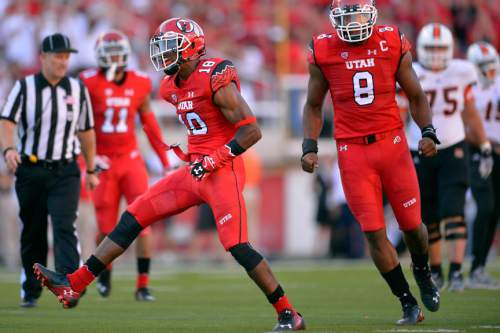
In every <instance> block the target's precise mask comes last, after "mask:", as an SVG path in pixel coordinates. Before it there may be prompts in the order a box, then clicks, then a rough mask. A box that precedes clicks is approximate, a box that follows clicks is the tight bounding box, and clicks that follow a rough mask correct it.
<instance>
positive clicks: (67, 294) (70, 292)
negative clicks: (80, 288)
mask: <svg viewBox="0 0 500 333" xmlns="http://www.w3.org/2000/svg"><path fill="white" fill-rule="evenodd" d="M75 294H76V293H75V292H74V291H73V290H71V289H70V290H66V289H65V290H64V296H73V295H75Z"/></svg>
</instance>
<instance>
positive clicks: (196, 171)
mask: <svg viewBox="0 0 500 333" xmlns="http://www.w3.org/2000/svg"><path fill="white" fill-rule="evenodd" d="M193 173H194V174H195V175H196V176H199V175H201V174H202V173H203V167H202V166H201V165H198V166H196V167H194V168H193Z"/></svg>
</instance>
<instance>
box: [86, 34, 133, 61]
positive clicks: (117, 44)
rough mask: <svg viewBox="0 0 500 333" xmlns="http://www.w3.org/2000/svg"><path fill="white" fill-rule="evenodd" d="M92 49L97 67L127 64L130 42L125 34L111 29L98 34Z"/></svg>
mask: <svg viewBox="0 0 500 333" xmlns="http://www.w3.org/2000/svg"><path fill="white" fill-rule="evenodd" d="M94 50H95V56H96V59H97V65H98V66H99V67H103V68H110V67H112V66H113V65H114V66H116V67H125V66H127V61H128V56H129V54H130V43H129V41H128V38H127V36H125V34H123V33H122V32H120V31H116V30H112V31H109V32H105V33H103V34H101V35H99V37H97V41H96V43H95V48H94Z"/></svg>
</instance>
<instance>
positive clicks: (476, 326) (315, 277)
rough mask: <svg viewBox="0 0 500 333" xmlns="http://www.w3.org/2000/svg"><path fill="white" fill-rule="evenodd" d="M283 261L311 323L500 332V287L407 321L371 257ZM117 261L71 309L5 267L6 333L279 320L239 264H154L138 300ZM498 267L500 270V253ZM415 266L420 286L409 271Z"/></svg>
mask: <svg viewBox="0 0 500 333" xmlns="http://www.w3.org/2000/svg"><path fill="white" fill-rule="evenodd" d="M273 266H274V267H275V272H276V275H277V276H278V278H279V280H280V281H281V282H282V284H283V286H284V288H285V291H286V292H287V294H288V296H289V298H290V299H291V300H292V302H293V304H295V306H296V308H297V309H298V310H299V311H300V312H302V314H303V315H304V317H305V319H306V323H307V325H308V327H307V328H308V331H309V332H322V333H325V332H339V333H340V332H352V333H353V332H441V333H446V332H450V333H451V332H482V333H493V332H500V291H476V290H475V291H472V290H466V291H465V292H464V293H462V294H450V293H448V292H446V291H444V292H443V294H442V307H441V310H440V311H439V312H437V313H430V312H428V311H425V316H426V319H425V321H424V322H423V323H422V324H420V325H418V326H412V327H398V326H396V325H394V324H393V323H394V321H395V320H396V319H398V318H399V316H400V308H399V303H398V302H397V300H396V299H395V298H394V297H393V296H392V295H391V294H390V292H389V290H388V287H387V286H386V285H385V282H384V281H383V280H382V278H381V277H380V276H379V274H378V273H377V272H376V271H375V269H374V267H373V266H372V264H371V263H369V262H360V263H354V264H353V263H346V262H308V261H304V262H294V263H289V262H282V263H273ZM405 266H406V267H408V264H407V263H405ZM117 270H118V273H117V274H116V275H115V277H114V284H113V292H112V295H111V297H110V298H109V299H102V298H100V297H99V296H98V294H97V292H96V291H95V285H92V286H91V288H90V290H89V292H88V293H87V295H85V296H84V298H83V299H82V301H81V302H80V304H79V305H78V307H77V308H75V309H71V310H63V309H62V307H61V305H60V304H59V303H57V301H56V299H55V297H53V296H52V294H49V293H48V292H44V294H43V296H42V297H41V299H40V301H39V306H38V307H37V308H34V309H22V308H20V307H19V290H18V289H19V288H18V284H17V280H18V277H17V276H16V275H15V274H12V273H7V272H5V271H1V270H0V332H9V333H10V332H12V333H13V332H30V333H31V332H36V333H42V332H51V333H52V332H72V333H76V332H119V333H125V332H140V333H153V332H176V333H187V332H217V333H224V332H231V333H233V332H266V331H270V330H271V328H272V327H273V325H274V324H275V315H274V310H273V309H272V307H271V306H270V305H269V304H267V301H266V300H265V298H264V297H263V296H262V295H261V293H260V291H259V290H258V289H257V287H256V286H254V285H253V284H252V283H251V282H250V280H249V279H248V278H247V276H246V274H244V273H243V271H241V270H240V269H239V268H237V267H233V268H209V267H208V268H207V267H205V268H199V269H196V268H195V269H192V268H191V269H179V268H177V269H176V271H175V272H172V271H171V272H168V271H167V270H166V268H165V267H154V271H153V276H152V282H151V287H152V289H153V291H154V294H155V296H156V297H157V301H156V302H154V303H138V302H136V301H134V300H133V288H134V283H135V282H134V276H133V274H131V272H130V271H128V272H127V271H125V270H124V268H123V267H122V268H120V267H118V268H117ZM490 271H491V272H492V273H493V274H494V275H495V276H496V277H497V278H499V277H500V262H498V261H497V262H496V263H495V264H493V265H492V266H491V268H490ZM132 272H133V270H132ZM406 275H407V277H408V278H409V280H410V281H411V287H412V291H414V292H415V293H416V294H417V295H418V291H417V288H416V285H415V283H414V281H413V278H412V277H411V275H410V273H409V271H408V270H406Z"/></svg>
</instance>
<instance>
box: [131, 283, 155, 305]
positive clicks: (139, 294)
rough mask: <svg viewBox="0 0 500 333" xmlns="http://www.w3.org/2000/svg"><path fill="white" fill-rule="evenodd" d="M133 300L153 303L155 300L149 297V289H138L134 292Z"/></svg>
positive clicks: (151, 296)
mask: <svg viewBox="0 0 500 333" xmlns="http://www.w3.org/2000/svg"><path fill="white" fill-rule="evenodd" d="M135 300H136V301H143V302H153V301H155V300H156V298H155V297H154V296H153V295H151V291H150V290H149V288H145V287H144V288H139V289H137V290H136V291H135Z"/></svg>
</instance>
